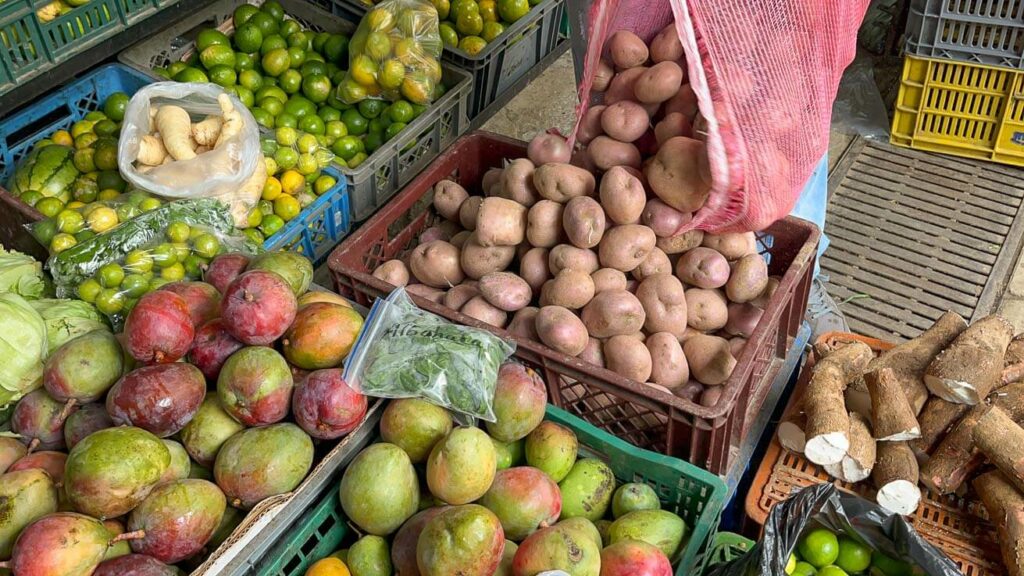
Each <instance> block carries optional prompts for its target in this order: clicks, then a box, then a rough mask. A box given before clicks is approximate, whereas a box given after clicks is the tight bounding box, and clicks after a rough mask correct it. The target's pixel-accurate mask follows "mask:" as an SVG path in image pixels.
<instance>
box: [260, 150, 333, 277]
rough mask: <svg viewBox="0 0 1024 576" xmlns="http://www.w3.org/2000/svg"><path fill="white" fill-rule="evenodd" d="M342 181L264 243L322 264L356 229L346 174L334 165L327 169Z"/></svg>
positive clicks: (270, 248)
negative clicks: (353, 229)
mask: <svg viewBox="0 0 1024 576" xmlns="http://www.w3.org/2000/svg"><path fill="white" fill-rule="evenodd" d="M324 173H325V174H329V175H331V176H333V177H334V178H335V180H337V181H338V183H337V184H335V185H334V187H333V188H331V189H330V190H328V191H327V192H325V193H324V194H322V195H321V196H320V197H319V198H317V199H316V201H315V202H313V203H312V204H310V205H309V206H307V207H306V208H305V209H304V210H303V211H302V213H301V214H299V217H298V218H296V219H294V220H292V221H291V222H289V223H287V224H285V226H284V227H283V228H281V229H280V230H279V231H278V232H277V234H274V235H273V236H271V237H270V238H268V239H267V241H266V242H264V243H263V247H264V248H265V249H266V250H268V251H273V250H288V251H291V252H298V253H300V254H302V255H303V256H305V257H306V258H309V259H310V260H312V261H313V265H314V266H319V265H320V264H323V263H324V261H325V260H327V256H328V255H330V253H331V250H333V249H334V247H335V246H336V245H337V244H338V242H340V241H341V240H342V239H343V238H344V237H345V236H347V235H348V233H349V232H350V231H351V230H352V221H351V218H350V217H349V215H350V214H351V209H350V207H349V194H348V187H347V184H346V183H345V175H344V174H342V173H341V171H340V170H338V169H337V168H336V167H334V166H333V165H331V166H328V167H327V168H325V169H324Z"/></svg>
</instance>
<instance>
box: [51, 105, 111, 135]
mask: <svg viewBox="0 0 1024 576" xmlns="http://www.w3.org/2000/svg"><path fill="white" fill-rule="evenodd" d="M107 118H109V116H107V115H106V114H105V113H104V112H102V111H100V110H90V111H89V112H86V114H85V117H84V119H85V120H89V121H90V122H99V121H100V120H105V119H107ZM118 122H120V120H118ZM58 143H59V142H58Z"/></svg>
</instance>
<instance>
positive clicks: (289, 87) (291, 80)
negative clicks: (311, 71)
mask: <svg viewBox="0 0 1024 576" xmlns="http://www.w3.org/2000/svg"><path fill="white" fill-rule="evenodd" d="M277 81H278V82H279V83H280V85H281V90H284V92H285V94H295V93H296V92H298V91H299V90H301V89H302V74H299V71H298V70H295V69H289V70H285V71H284V72H282V73H281V75H280V76H278V78H277Z"/></svg>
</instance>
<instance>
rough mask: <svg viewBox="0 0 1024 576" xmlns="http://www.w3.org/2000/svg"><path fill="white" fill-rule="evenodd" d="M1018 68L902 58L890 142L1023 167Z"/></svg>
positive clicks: (1022, 89)
mask: <svg viewBox="0 0 1024 576" xmlns="http://www.w3.org/2000/svg"><path fill="white" fill-rule="evenodd" d="M1022 84H1024V72H1019V71H1016V70H1008V69H1006V68H996V67H994V66H985V65H981V64H969V63H967V62H954V61H950V60H933V59H930V58H919V57H916V56H909V55H908V56H907V57H906V58H905V60H904V63H903V78H902V80H901V82H900V92H899V96H898V97H897V99H896V110H895V114H894V116H893V120H892V134H891V136H890V142H892V143H893V144H895V145H897V146H904V147H907V148H914V149H916V150H926V151H929V152H941V153H943V154H954V155H956V156H966V157H968V158H980V159H983V160H991V161H993V162H1000V163H1003V164H1012V165H1014V166H1024V85H1022Z"/></svg>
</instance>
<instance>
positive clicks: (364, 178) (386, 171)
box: [118, 0, 564, 222]
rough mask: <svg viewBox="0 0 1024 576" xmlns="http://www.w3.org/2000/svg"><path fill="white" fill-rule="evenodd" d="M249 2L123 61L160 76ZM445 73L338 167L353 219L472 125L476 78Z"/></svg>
mask: <svg viewBox="0 0 1024 576" xmlns="http://www.w3.org/2000/svg"><path fill="white" fill-rule="evenodd" d="M546 1H548V2H554V1H556V0H546ZM557 1H559V2H562V1H564V0H557ZM280 2H281V6H282V7H283V8H284V11H285V13H286V14H287V15H289V16H291V17H293V18H295V19H296V20H298V21H299V22H301V23H302V24H303V25H305V26H307V27H309V28H312V29H314V30H317V31H326V32H334V33H342V34H349V35H351V34H352V33H353V32H355V29H356V25H355V24H353V23H352V22H351V21H349V20H346V19H344V17H341V16H335V15H333V14H331V13H329V12H328V11H326V10H323V9H321V8H319V7H317V6H314V5H313V4H311V3H309V2H304V1H302V0H280ZM245 3H247V0H218V1H217V2H213V3H211V4H210V6H208V7H207V8H204V9H203V10H202V11H201V12H199V13H197V14H195V15H193V16H191V17H189V18H186V19H185V20H184V21H182V22H181V23H179V24H178V25H176V26H172V27H171V28H169V29H167V30H165V31H164V32H162V33H160V34H157V35H156V36H154V37H153V38H150V39H148V40H146V41H144V42H140V43H138V44H136V45H134V46H132V47H130V48H128V49H127V50H125V51H123V52H121V54H120V55H118V60H120V61H121V62H122V63H124V64H126V65H128V66H131V67H132V68H136V69H138V70H142V71H143V72H145V73H147V74H149V75H152V76H154V77H155V75H154V74H153V68H156V67H164V66H167V65H168V64H170V63H171V62H175V61H178V60H181V59H182V58H183V57H185V56H186V55H187V54H188V53H189V52H190V51H191V50H192V49H193V47H194V46H195V37H196V35H197V34H198V33H199V30H201V29H203V28H209V27H215V26H224V25H225V23H227V22H228V21H229V20H231V18H232V14H233V12H234V10H235V8H236V7H237V6H239V5H241V4H245ZM248 3H249V4H254V5H260V4H262V2H261V1H256V0H248ZM228 26H230V23H228ZM222 29H225V28H222ZM442 72H443V75H442V77H441V81H442V82H443V83H444V85H445V86H446V87H447V88H448V91H447V92H445V94H444V96H442V97H441V98H440V99H439V100H438V101H437V102H434V103H433V104H431V105H430V107H429V108H427V110H426V111H425V112H424V113H423V114H421V115H420V116H419V117H418V118H416V119H415V120H413V121H412V122H410V123H409V125H408V126H407V127H406V128H405V129H404V130H402V131H401V132H400V133H399V134H398V135H397V136H395V137H394V138H392V139H391V140H389V141H387V142H386V143H384V145H383V146H381V147H380V148H379V149H378V150H377V151H376V152H374V153H373V154H371V155H370V156H369V157H368V158H367V159H366V160H365V161H363V163H362V164H360V165H359V166H358V167H356V168H347V167H342V166H339V169H340V170H341V171H342V173H343V174H344V175H345V178H346V180H347V184H348V194H349V200H350V206H351V208H352V220H353V222H359V221H362V220H365V219H367V218H369V217H370V216H372V215H373V213H374V212H376V211H377V209H378V208H380V207H381V206H382V205H384V203H385V202H387V201H388V199H390V198H391V197H392V196H394V194H395V193H396V192H398V190H399V189H401V187H402V186H405V184H406V183H408V182H409V181H410V180H412V179H413V178H415V177H416V175H417V174H419V173H420V171H421V170H422V169H423V168H425V167H426V166H427V165H428V164H430V162H431V161H432V160H433V159H434V158H436V157H437V156H438V154H440V153H441V151H442V150H444V149H445V148H447V147H448V146H449V145H451V144H452V143H453V142H455V140H456V139H457V138H458V137H459V136H461V135H462V133H463V132H465V131H466V130H467V129H468V128H469V118H470V97H471V95H472V93H473V77H472V76H470V74H469V73H467V72H464V71H462V70H458V69H456V68H455V67H454V66H448V65H444V66H442Z"/></svg>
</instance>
